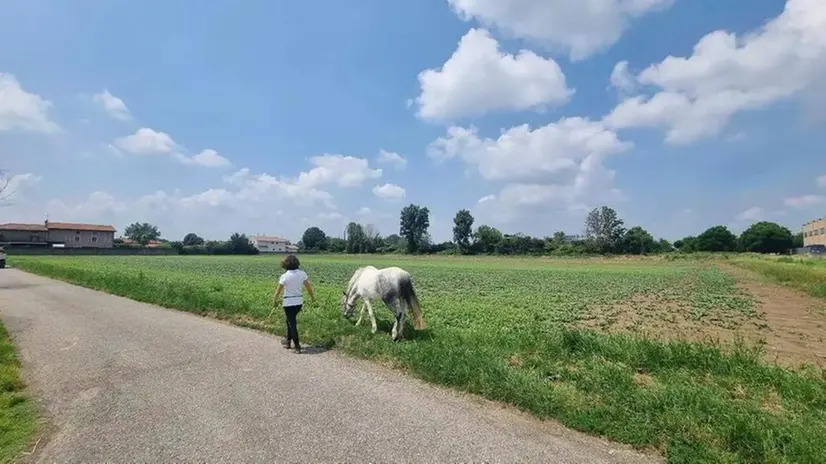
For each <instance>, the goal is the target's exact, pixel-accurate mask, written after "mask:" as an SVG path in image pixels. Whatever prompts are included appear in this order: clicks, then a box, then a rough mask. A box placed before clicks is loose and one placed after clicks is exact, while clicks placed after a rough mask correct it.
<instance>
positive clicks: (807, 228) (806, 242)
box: [803, 218, 826, 247]
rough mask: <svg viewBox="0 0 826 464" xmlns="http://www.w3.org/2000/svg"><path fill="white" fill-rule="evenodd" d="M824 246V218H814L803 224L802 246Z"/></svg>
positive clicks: (825, 224)
mask: <svg viewBox="0 0 826 464" xmlns="http://www.w3.org/2000/svg"><path fill="white" fill-rule="evenodd" d="M817 245H819V247H823V246H826V218H820V219H815V220H814V221H811V222H809V223H807V224H804V225H803V246H804V247H812V246H817Z"/></svg>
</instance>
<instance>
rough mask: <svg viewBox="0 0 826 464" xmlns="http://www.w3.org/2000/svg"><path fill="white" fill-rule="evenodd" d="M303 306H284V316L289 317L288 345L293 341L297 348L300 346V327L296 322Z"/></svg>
mask: <svg viewBox="0 0 826 464" xmlns="http://www.w3.org/2000/svg"><path fill="white" fill-rule="evenodd" d="M302 306H303V305H295V306H284V315H286V316H287V343H290V341H292V342H293V343H295V346H299V345H298V326H297V323H298V322H297V321H296V316H298V312H299V311H301V307H302Z"/></svg>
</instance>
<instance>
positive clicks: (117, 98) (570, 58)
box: [0, 0, 826, 240]
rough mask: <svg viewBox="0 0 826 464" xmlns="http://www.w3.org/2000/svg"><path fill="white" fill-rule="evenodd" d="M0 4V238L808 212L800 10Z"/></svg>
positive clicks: (817, 100) (823, 192)
mask: <svg viewBox="0 0 826 464" xmlns="http://www.w3.org/2000/svg"><path fill="white" fill-rule="evenodd" d="M601 3H602V4H603V5H602V8H601V9H595V7H593V6H589V5H591V4H593V2H592V3H586V2H581V1H578V0H510V1H506V0H416V1H412V0H405V1H397V2H388V1H380V0H359V1H349V2H348V1H341V0H338V1H336V0H314V1H309V0H308V1H305V2H291V1H290V2H288V1H280V0H279V1H276V0H272V1H253V0H250V1H246V2H234V1H229V0H212V1H209V2H202V3H201V4H199V6H198V8H197V9H195V8H193V4H192V2H189V1H186V2H185V1H183V0H165V1H154V0H148V1H144V2H140V3H139V4H136V3H134V2H127V1H125V0H107V1H104V0H79V1H77V2H71V5H70V4H69V3H67V2H60V1H57V0H10V1H6V2H4V4H3V7H2V10H3V14H2V15H0V43H3V44H4V46H3V47H0V168H2V169H6V170H8V171H10V172H11V173H12V174H14V175H15V176H16V177H14V179H13V181H12V186H13V196H12V197H11V198H10V199H8V200H7V202H8V203H10V204H9V205H7V206H5V207H3V208H0V222H22V221H35V222H39V221H42V220H43V219H44V217H45V215H46V214H47V213H48V215H49V218H50V219H52V220H60V221H89V222H96V223H111V224H113V225H115V226H116V227H117V228H118V229H119V230H121V231H122V230H123V229H124V228H125V226H126V225H127V224H129V223H130V222H133V221H149V222H153V223H155V224H157V225H158V226H159V227H160V229H161V231H162V232H163V234H164V236H166V237H168V238H170V239H179V238H180V237H182V236H183V235H184V234H185V233H187V232H190V231H194V232H197V233H199V234H201V235H202V236H206V237H209V238H223V237H225V236H228V235H229V234H230V233H232V232H235V231H238V232H244V233H248V234H255V233H268V234H278V235H284V236H287V237H289V238H291V239H293V240H298V239H299V238H300V235H301V233H302V232H303V230H304V229H305V228H306V227H308V226H310V225H318V226H320V227H322V228H323V229H324V230H325V231H327V232H328V234H331V235H340V234H341V232H342V231H343V229H344V226H345V224H346V223H347V222H348V221H351V220H355V221H359V222H362V223H365V224H368V223H369V224H374V225H375V226H376V227H377V228H378V229H379V231H380V232H381V233H383V234H385V235H386V234H390V233H397V232H398V215H399V210H400V208H401V207H402V206H403V205H405V204H408V203H410V202H413V203H417V204H421V205H425V206H427V207H428V208H429V209H430V211H431V228H430V232H431V235H432V236H433V238H434V239H435V240H447V239H450V236H451V226H452V217H453V215H454V214H455V212H456V211H457V210H458V209H460V208H468V209H470V210H471V211H472V212H473V214H474V216H475V217H476V225H479V224H483V223H485V224H491V225H494V226H496V227H499V228H500V229H502V230H503V231H505V232H511V233H513V232H519V231H521V232H525V233H529V234H534V235H551V234H552V233H553V232H555V231H557V230H565V231H567V232H568V233H579V232H581V229H582V222H583V218H584V216H585V214H586V212H587V210H588V209H590V208H593V207H596V206H600V205H603V204H606V205H609V206H612V207H614V208H616V209H617V210H618V212H619V213H620V215H621V216H622V217H623V218H624V219H625V221H626V224H627V225H628V226H633V225H638V224H639V225H642V226H644V227H645V228H647V229H648V230H649V231H651V232H652V233H653V234H654V235H656V236H663V237H666V238H669V239H675V238H679V237H682V236H685V235H688V234H697V233H699V232H701V231H702V230H703V229H705V228H706V227H709V226H711V225H716V224H724V225H727V226H729V227H731V228H732V229H734V230H735V231H738V232H739V231H740V230H742V229H743V227H745V226H747V225H748V224H750V223H751V222H754V221H756V220H762V219H768V220H774V221H777V222H780V223H782V224H784V225H787V226H788V227H790V228H791V229H793V230H798V229H799V228H800V225H801V224H802V223H804V222H806V221H808V220H810V219H812V218H815V217H820V216H823V215H824V210H825V209H826V177H823V176H824V175H826V166H824V150H823V147H824V146H826V130H824V127H826V118H824V116H826V113H824V110H823V108H824V107H826V106H824V104H826V99H824V95H826V92H824V91H826V85H824V84H823V83H822V82H824V78H826V32H824V31H826V4H823V2H822V1H819V0H789V1H787V2H783V1H780V0H751V1H749V2H741V1H738V2H735V1H719V0H690V1H689V0H606V1H604V2H601Z"/></svg>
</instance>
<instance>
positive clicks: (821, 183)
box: [817, 174, 826, 188]
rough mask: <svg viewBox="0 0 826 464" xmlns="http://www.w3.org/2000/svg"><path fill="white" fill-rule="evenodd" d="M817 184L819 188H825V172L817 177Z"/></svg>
mask: <svg viewBox="0 0 826 464" xmlns="http://www.w3.org/2000/svg"><path fill="white" fill-rule="evenodd" d="M817 186H818V187H821V188H826V174H824V175H822V176H820V177H818V178H817Z"/></svg>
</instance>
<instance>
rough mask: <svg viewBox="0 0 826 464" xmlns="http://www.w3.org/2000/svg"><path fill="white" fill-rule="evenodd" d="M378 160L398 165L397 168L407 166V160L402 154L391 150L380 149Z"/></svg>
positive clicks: (382, 162)
mask: <svg viewBox="0 0 826 464" xmlns="http://www.w3.org/2000/svg"><path fill="white" fill-rule="evenodd" d="M377 161H378V162H379V163H381V164H391V165H394V166H396V169H404V168H405V167H407V160H406V159H405V158H404V157H403V156H402V155H400V154H398V153H395V152H390V151H384V150H379V156H378V159H377Z"/></svg>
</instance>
